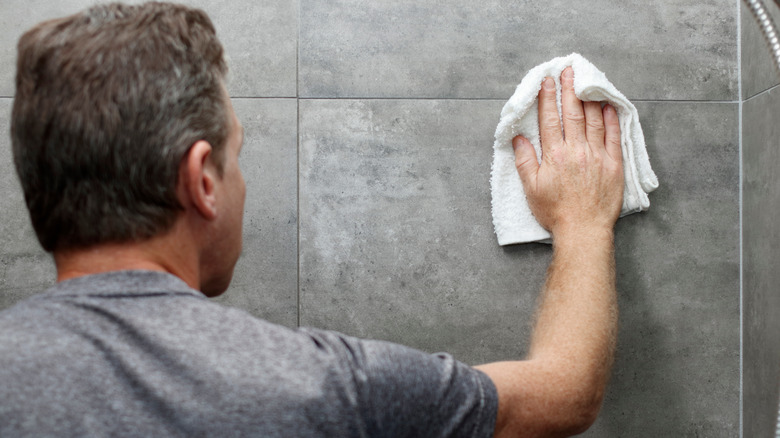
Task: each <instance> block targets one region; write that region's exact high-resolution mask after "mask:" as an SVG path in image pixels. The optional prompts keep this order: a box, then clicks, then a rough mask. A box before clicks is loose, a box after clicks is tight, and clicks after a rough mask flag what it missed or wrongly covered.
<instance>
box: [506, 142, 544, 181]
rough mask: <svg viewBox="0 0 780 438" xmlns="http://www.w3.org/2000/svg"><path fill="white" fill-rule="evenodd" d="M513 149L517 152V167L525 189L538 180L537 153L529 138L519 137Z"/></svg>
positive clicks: (513, 143) (513, 144)
mask: <svg viewBox="0 0 780 438" xmlns="http://www.w3.org/2000/svg"><path fill="white" fill-rule="evenodd" d="M512 147H513V148H514V150H515V167H516V168H517V173H518V174H519V175H520V181H522V182H523V187H528V184H529V183H530V182H531V181H533V180H534V179H536V174H537V173H538V172H539V162H538V161H537V160H536V151H535V150H534V147H533V145H532V144H531V142H530V141H528V139H527V138H525V137H523V136H522V135H518V136H517V137H515V138H514V139H513V140H512Z"/></svg>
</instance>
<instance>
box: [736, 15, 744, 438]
mask: <svg viewBox="0 0 780 438" xmlns="http://www.w3.org/2000/svg"><path fill="white" fill-rule="evenodd" d="M736 3H737V5H736V7H737V90H738V91H737V92H738V97H739V99H738V102H739V103H738V105H737V107H738V110H737V112H738V116H737V117H738V121H737V132H738V134H737V135H738V136H739V138H738V142H739V146H738V150H739V156H738V157H737V159H738V161H739V164H738V165H739V182H738V183H737V184H738V186H739V188H738V190H739V401H738V409H739V436H740V438H743V436H744V429H745V427H744V374H745V373H744V346H745V344H744V338H745V336H744V305H743V303H744V289H743V284H744V277H743V273H744V241H743V215H744V211H743V203H742V200H743V193H742V190H743V185H742V180H743V178H744V175H743V163H742V155H743V151H742V147H743V145H742V123H743V120H742V107H743V105H744V104H745V100H744V96H743V94H742V93H743V90H742V3H741V0H737V2H736Z"/></svg>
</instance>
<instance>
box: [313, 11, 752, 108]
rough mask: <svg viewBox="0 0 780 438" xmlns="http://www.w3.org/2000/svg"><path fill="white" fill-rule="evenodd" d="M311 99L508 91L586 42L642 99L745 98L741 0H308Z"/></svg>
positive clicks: (582, 49) (584, 49) (587, 50)
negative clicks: (583, 1) (741, 94)
mask: <svg viewBox="0 0 780 438" xmlns="http://www.w3.org/2000/svg"><path fill="white" fill-rule="evenodd" d="M300 4H301V37H300V38H301V39H300V93H301V95H302V96H305V97H432V98H441V97H450V98H452V97H458V98H486V97H487V98H498V99H503V98H505V97H506V96H507V95H509V94H511V92H512V90H514V88H515V86H516V85H517V84H518V83H519V82H520V79H522V77H523V76H524V73H525V72H526V71H527V70H528V69H530V68H532V67H533V66H535V65H537V64H539V63H541V62H544V61H547V60H549V59H550V58H552V57H553V56H563V55H568V54H569V53H571V52H579V53H581V54H582V55H583V56H585V57H586V58H588V59H589V60H590V61H592V62H593V63H595V64H596V65H597V66H599V67H600V68H601V69H603V70H605V71H608V72H610V74H609V75H608V76H609V77H610V79H611V80H612V81H613V82H614V83H615V85H616V86H617V87H618V89H620V90H622V91H623V93H624V94H625V95H626V96H628V97H629V98H632V99H671V100H731V99H736V97H737V85H738V78H737V71H738V69H737V64H736V61H737V50H736V49H737V47H736V44H735V39H736V30H737V28H736V17H737V12H738V9H737V4H736V3H735V2H734V0H707V1H690V0H686V1H679V0H678V1H672V2H670V1H664V2H640V1H630V2H613V1H608V0H597V1H590V2H588V5H587V6H584V5H583V6H582V7H576V8H573V7H572V3H571V2H570V1H566V0H554V1H547V2H529V1H525V0H513V1H505V0H485V1H479V2H474V1H472V0H453V1H448V2H441V1H433V0H426V1H419V0H395V1H384V2H365V1H360V0H337V1H329V2H322V1H313V0H301V2H300Z"/></svg>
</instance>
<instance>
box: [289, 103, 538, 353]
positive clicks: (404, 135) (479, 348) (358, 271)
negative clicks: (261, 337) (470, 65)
mask: <svg viewBox="0 0 780 438" xmlns="http://www.w3.org/2000/svg"><path fill="white" fill-rule="evenodd" d="M501 106H502V103H501V102H497V101H470V102H469V101H397V100H393V101H339V100H336V101H302V102H301V108H300V148H301V156H300V169H301V170H300V178H301V181H300V212H301V213H300V217H301V225H300V239H301V240H300V241H301V243H300V245H301V246H300V254H301V256H300V258H301V268H300V269H301V274H300V275H301V320H302V323H303V324H304V325H313V326H318V327H327V328H330V329H335V330H340V331H343V332H346V333H349V334H352V335H357V336H362V337H370V338H380V339H386V340H391V341H397V342H401V343H404V344H408V345H412V346H414V347H417V348H420V349H423V350H427V351H436V350H447V351H449V352H451V353H453V354H455V356H456V357H458V358H460V359H461V360H464V361H467V362H471V363H478V362H485V361H493V360H499V359H506V358H512V357H517V356H518V355H520V354H522V352H523V351H524V344H525V339H524V338H525V336H524V333H525V332H526V330H525V324H526V322H527V321H528V320H529V318H530V315H531V312H532V311H533V304H534V299H535V293H534V292H535V291H536V290H537V289H538V288H539V286H540V284H541V282H542V280H543V277H544V265H545V263H546V261H547V259H548V257H549V252H548V248H546V247H544V246H542V245H531V246H528V247H525V248H522V249H518V248H510V249H506V250H504V249H501V248H499V247H498V245H497V243H496V238H495V235H494V234H493V229H492V225H491V216H490V197H489V173H490V161H491V156H492V135H493V130H494V129H495V124H496V122H497V120H498V113H499V112H500V110H501Z"/></svg>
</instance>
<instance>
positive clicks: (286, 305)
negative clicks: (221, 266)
mask: <svg viewBox="0 0 780 438" xmlns="http://www.w3.org/2000/svg"><path fill="white" fill-rule="evenodd" d="M233 105H234V107H235V110H236V114H237V115H238V117H239V120H241V123H242V124H243V126H244V146H243V148H242V150H241V155H240V158H239V160H240V163H241V169H242V171H243V174H244V180H245V181H246V187H247V190H246V203H245V207H244V211H245V213H244V246H243V251H242V253H241V257H240V258H239V260H238V264H237V265H236V269H235V273H234V276H233V282H232V283H231V285H230V288H229V289H228V291H227V292H225V294H223V295H222V296H221V297H219V298H218V299H217V301H219V302H221V303H223V304H227V305H231V306H235V307H240V308H242V309H244V310H247V311H248V312H250V313H252V314H253V315H255V316H258V317H261V318H264V319H267V320H270V321H272V322H275V323H279V324H284V325H286V326H289V327H294V326H296V325H297V323H298V245H297V240H298V219H297V214H298V212H297V209H298V203H297V191H298V180H297V164H296V162H297V155H298V153H297V134H296V132H297V131H296V124H297V111H298V109H297V101H296V100H295V99H281V100H280V99H233Z"/></svg>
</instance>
